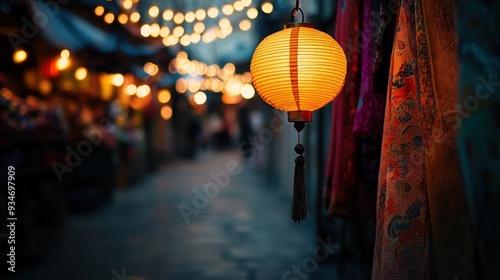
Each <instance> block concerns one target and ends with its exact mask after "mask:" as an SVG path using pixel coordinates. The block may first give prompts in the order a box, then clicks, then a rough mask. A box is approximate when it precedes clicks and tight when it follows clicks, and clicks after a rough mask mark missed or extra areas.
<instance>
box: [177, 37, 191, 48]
mask: <svg viewBox="0 0 500 280" xmlns="http://www.w3.org/2000/svg"><path fill="white" fill-rule="evenodd" d="M179 42H180V44H181V45H183V46H184V47H186V46H189V44H191V36H189V35H188V34H184V35H183V36H182V37H181V38H180V40H179Z"/></svg>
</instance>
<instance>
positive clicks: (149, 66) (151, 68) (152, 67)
mask: <svg viewBox="0 0 500 280" xmlns="http://www.w3.org/2000/svg"><path fill="white" fill-rule="evenodd" d="M143 70H144V72H146V73H147V74H148V75H150V76H154V75H156V74H157V73H158V70H159V68H158V65H156V64H154V63H152V62H147V63H146V64H144V67H143Z"/></svg>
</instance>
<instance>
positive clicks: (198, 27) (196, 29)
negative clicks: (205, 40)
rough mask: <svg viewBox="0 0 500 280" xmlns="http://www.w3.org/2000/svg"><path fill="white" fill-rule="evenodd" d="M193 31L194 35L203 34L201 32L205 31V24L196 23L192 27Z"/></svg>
mask: <svg viewBox="0 0 500 280" xmlns="http://www.w3.org/2000/svg"><path fill="white" fill-rule="evenodd" d="M193 30H194V32H196V33H203V31H205V24H204V23H203V22H197V23H196V24H195V25H194V26H193Z"/></svg>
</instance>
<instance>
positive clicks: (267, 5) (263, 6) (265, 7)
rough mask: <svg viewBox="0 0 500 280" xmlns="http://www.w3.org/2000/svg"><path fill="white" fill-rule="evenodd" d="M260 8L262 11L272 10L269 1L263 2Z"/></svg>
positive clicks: (269, 11) (267, 12)
mask: <svg viewBox="0 0 500 280" xmlns="http://www.w3.org/2000/svg"><path fill="white" fill-rule="evenodd" d="M261 9H262V11H263V12H264V13H266V14H270V13H272V12H273V4H271V3H269V2H265V3H263V4H262V6H261Z"/></svg>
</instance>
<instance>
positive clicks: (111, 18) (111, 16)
mask: <svg viewBox="0 0 500 280" xmlns="http://www.w3.org/2000/svg"><path fill="white" fill-rule="evenodd" d="M114 20H115V15H114V14H113V13H107V14H106V15H105V16H104V21H105V22H106V23H107V24H112V23H113V21H114Z"/></svg>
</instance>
